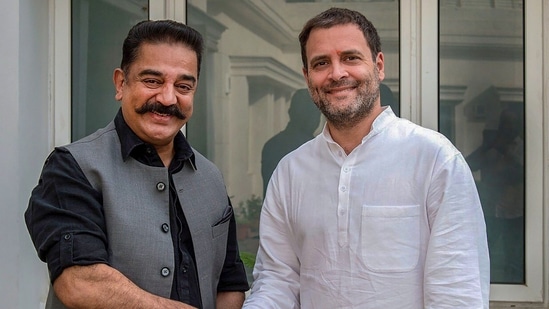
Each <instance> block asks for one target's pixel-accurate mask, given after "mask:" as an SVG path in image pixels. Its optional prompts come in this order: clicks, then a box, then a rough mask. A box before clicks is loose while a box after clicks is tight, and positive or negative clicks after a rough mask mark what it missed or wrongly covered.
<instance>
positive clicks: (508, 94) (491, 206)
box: [439, 0, 525, 284]
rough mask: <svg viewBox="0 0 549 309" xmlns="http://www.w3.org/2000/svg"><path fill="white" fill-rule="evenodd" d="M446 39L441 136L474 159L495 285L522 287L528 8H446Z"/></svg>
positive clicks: (506, 4)
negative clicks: (525, 16) (525, 25)
mask: <svg viewBox="0 0 549 309" xmlns="http://www.w3.org/2000/svg"><path fill="white" fill-rule="evenodd" d="M463 21H467V22H466V23H465V22H463ZM439 40H440V88H439V97H440V102H439V129H440V131H441V132H442V133H443V134H445V135H446V136H447V137H448V138H449V139H450V140H452V141H453V142H454V144H456V146H457V147H458V148H459V149H460V150H461V151H462V153H463V154H464V155H465V156H466V160H467V162H468V163H469V166H470V167H471V170H472V171H473V173H474V176H475V180H476V183H477V188H478V191H479V195H480V198H481V202H482V206H483V210H484V215H485V219H486V226H487V233H488V245H489V248H490V258H491V281H492V283H506V284H522V283H524V282H525V278H524V201H525V198H524V185H525V176H524V171H525V167H524V125H525V123H524V95H523V94H524V84H523V76H524V59H523V48H524V45H523V7H522V1H486V0H476V1H440V38H439Z"/></svg>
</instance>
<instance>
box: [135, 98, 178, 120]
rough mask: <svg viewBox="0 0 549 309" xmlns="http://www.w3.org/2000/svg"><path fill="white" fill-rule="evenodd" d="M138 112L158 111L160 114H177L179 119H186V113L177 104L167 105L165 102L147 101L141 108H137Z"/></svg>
mask: <svg viewBox="0 0 549 309" xmlns="http://www.w3.org/2000/svg"><path fill="white" fill-rule="evenodd" d="M135 111H136V112H137V113H138V114H145V113H149V112H151V113H158V114H164V115H170V116H175V117H177V118H179V119H185V118H186V117H185V115H184V114H183V112H181V110H180V109H179V106H177V105H176V104H172V105H168V106H165V105H163V104H160V103H158V102H147V103H145V104H143V106H141V107H140V108H138V109H136V110H135Z"/></svg>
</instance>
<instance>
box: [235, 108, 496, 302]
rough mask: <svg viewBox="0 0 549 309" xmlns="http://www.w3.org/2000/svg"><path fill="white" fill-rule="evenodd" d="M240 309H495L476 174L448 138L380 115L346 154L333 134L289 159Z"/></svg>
mask: <svg viewBox="0 0 549 309" xmlns="http://www.w3.org/2000/svg"><path fill="white" fill-rule="evenodd" d="M254 278H255V281H254V284H253V287H252V291H251V295H250V296H249V297H248V298H247V299H246V302H245V305H244V308H261V309H266V308H281V309H290V308H314V309H321V308H330V309H334V308H338V309H342V308H364V309H368V308H376V309H397V308H398V309H424V308H427V309H430V308H437V309H441V308H460V309H464V308H467V309H475V308H488V294H489V285H490V276H489V258H488V247H487V242H486V230H485V224H484V217H483V214H482V210H481V205H480V201H479V198H478V194H477V191H476V187H475V183H474V181H473V178H472V175H471V172H470V169H469V167H468V166H467V164H466V162H465V160H464V159H463V156H462V155H461V154H460V152H459V151H458V150H457V149H456V148H455V147H454V146H453V145H452V144H451V143H450V142H449V141H448V140H447V139H446V138H445V137H444V136H443V135H441V134H439V133H437V132H434V131H431V130H428V129H425V128H422V127H420V126H417V125H415V124H413V123H411V122H409V121H407V120H404V119H400V118H397V117H396V116H395V115H394V113H393V112H392V111H391V109H390V108H387V109H385V110H384V112H383V113H382V114H381V115H380V116H378V118H377V119H376V120H375V122H374V124H373V127H372V130H371V131H370V133H369V134H368V135H367V136H366V137H364V139H363V140H362V144H361V145H359V146H358V147H356V148H355V149H354V150H353V151H352V152H351V153H350V154H349V155H346V154H345V152H344V151H343V149H342V148H341V147H340V146H339V145H337V144H336V143H335V142H334V141H333V140H332V138H331V137H330V134H329V132H328V130H327V129H326V128H325V129H324V131H323V132H322V134H320V135H319V136H317V137H316V138H315V139H313V140H311V141H310V142H308V143H306V144H304V145H303V146H301V147H300V148H298V149H297V150H295V151H294V152H292V153H290V154H289V155H287V156H286V157H285V158H283V159H282V160H281V161H280V163H279V165H278V167H277V169H276V170H275V172H274V173H273V176H272V178H271V181H270V183H269V187H268V189H267V194H266V198H265V202H264V205H263V209H262V213H261V220H260V247H259V251H258V255H257V261H256V265H255V268H254Z"/></svg>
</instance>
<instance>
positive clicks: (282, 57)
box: [187, 1, 400, 280]
mask: <svg viewBox="0 0 549 309" xmlns="http://www.w3.org/2000/svg"><path fill="white" fill-rule="evenodd" d="M294 2H295V1H294ZM300 2H303V1H300ZM332 2H334V3H335V2H338V3H337V4H338V6H341V7H347V8H351V9H356V10H359V11H361V12H363V13H364V14H365V15H366V16H367V17H368V18H369V19H371V20H372V22H373V23H374V24H375V25H376V27H377V29H378V32H379V35H380V37H381V40H382V49H383V52H384V54H385V72H386V78H385V80H384V81H383V86H382V87H383V88H382V89H383V91H382V104H383V105H390V106H391V107H392V108H393V110H394V111H395V112H396V113H397V114H398V113H399V110H400V104H399V102H400V76H399V75H400V62H399V61H400V60H399V59H400V57H399V53H400V50H399V46H400V44H399V43H400V41H399V4H398V1H383V2H380V1H362V2H361V1H353V2H341V1H322V2H319V1H317V2H316V3H290V1H286V3H282V2H281V1H212V2H208V11H207V14H206V13H205V12H204V11H203V10H200V9H199V8H197V7H195V6H193V5H192V4H190V3H188V5H187V22H188V24H189V25H190V26H192V27H194V28H196V29H198V30H199V31H200V32H201V33H202V34H203V35H204V36H205V40H206V42H208V45H207V48H206V51H205V55H204V59H205V60H204V61H203V67H202V73H201V77H200V82H199V83H200V84H199V87H198V94H197V96H196V98H195V104H194V114H193V118H192V119H191V121H189V123H188V124H187V137H188V139H189V141H190V143H191V144H192V145H193V146H194V147H195V148H196V149H197V150H198V151H200V152H201V153H203V154H204V155H206V156H207V157H208V158H209V159H210V160H212V161H213V162H215V163H216V165H217V166H218V167H219V168H220V169H221V171H222V172H223V175H224V178H225V181H226V184H227V189H228V192H229V195H230V196H231V199H232V202H233V205H234V206H235V209H236V213H237V223H238V226H239V232H238V236H239V238H240V239H239V243H240V249H241V251H242V253H243V257H244V259H245V261H246V262H248V261H249V262H250V263H247V266H248V273H249V275H250V276H249V278H250V280H251V267H252V266H253V265H252V261H253V259H254V256H255V253H256V251H257V246H258V237H257V236H258V222H259V213H260V209H261V205H262V201H263V195H264V190H265V187H266V185H267V182H268V180H269V178H270V175H271V173H272V171H273V170H274V168H275V166H276V164H277V163H278V161H279V160H280V159H281V158H282V156H283V155H285V154H286V153H288V152H290V151H291V150H293V149H295V148H297V147H298V146H299V145H301V144H302V143H304V142H305V141H307V140H309V139H312V138H313V137H314V136H315V135H316V134H318V133H319V132H320V130H321V128H322V125H323V120H322V119H321V116H320V112H319V111H318V110H317V108H316V106H315V105H314V103H312V101H311V100H310V98H309V95H308V93H307V90H306V84H305V80H304V78H303V75H302V72H301V68H302V63H301V54H300V47H299V42H298V39H297V37H298V34H299V32H300V31H301V27H302V26H303V24H304V23H305V22H306V21H307V19H309V18H311V17H313V16H314V15H316V14H318V13H319V12H321V11H323V10H325V9H328V8H329V7H331V6H333V5H334V3H332Z"/></svg>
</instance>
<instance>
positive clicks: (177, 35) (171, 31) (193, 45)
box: [120, 20, 204, 75]
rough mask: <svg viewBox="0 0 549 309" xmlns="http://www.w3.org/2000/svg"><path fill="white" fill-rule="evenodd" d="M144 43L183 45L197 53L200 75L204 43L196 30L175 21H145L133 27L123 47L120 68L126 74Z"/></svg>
mask: <svg viewBox="0 0 549 309" xmlns="http://www.w3.org/2000/svg"><path fill="white" fill-rule="evenodd" d="M143 43H151V44H157V43H168V44H173V43H181V44H183V45H185V46H188V47H189V48H190V49H192V50H193V51H194V52H195V53H196V59H197V62H198V68H197V70H198V71H197V72H198V73H197V74H198V75H200V64H201V62H202V51H203V49H204V42H203V39H202V35H201V34H200V33H199V32H198V31H196V30H195V29H193V28H191V27H189V26H187V25H185V24H182V23H179V22H176V21H173V20H157V21H152V20H144V21H141V22H139V23H137V24H136V25H135V26H133V27H132V28H131V29H130V31H129V32H128V36H127V37H126V39H125V40H124V45H123V47H122V61H121V63H120V68H121V69H122V71H124V73H125V74H127V73H128V70H129V67H130V65H131V64H132V63H133V62H135V59H136V58H137V54H138V52H139V48H140V47H141V45H142V44H143Z"/></svg>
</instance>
